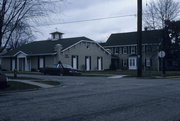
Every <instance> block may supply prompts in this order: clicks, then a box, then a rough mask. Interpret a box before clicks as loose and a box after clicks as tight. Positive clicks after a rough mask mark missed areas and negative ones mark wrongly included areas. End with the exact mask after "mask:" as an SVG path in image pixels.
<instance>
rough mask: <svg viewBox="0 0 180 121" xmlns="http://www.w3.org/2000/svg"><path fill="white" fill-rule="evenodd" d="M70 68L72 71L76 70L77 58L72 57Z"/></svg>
mask: <svg viewBox="0 0 180 121" xmlns="http://www.w3.org/2000/svg"><path fill="white" fill-rule="evenodd" d="M72 67H73V69H78V57H77V56H72Z"/></svg>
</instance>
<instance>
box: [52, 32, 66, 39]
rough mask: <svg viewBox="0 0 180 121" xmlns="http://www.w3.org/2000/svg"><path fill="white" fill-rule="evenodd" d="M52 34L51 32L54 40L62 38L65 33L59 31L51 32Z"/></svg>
mask: <svg viewBox="0 0 180 121" xmlns="http://www.w3.org/2000/svg"><path fill="white" fill-rule="evenodd" d="M50 34H51V38H52V40H60V39H62V35H63V33H61V32H58V31H56V32H53V33H50Z"/></svg>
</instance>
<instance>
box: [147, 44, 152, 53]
mask: <svg viewBox="0 0 180 121" xmlns="http://www.w3.org/2000/svg"><path fill="white" fill-rule="evenodd" d="M145 52H146V53H148V52H152V46H151V45H145Z"/></svg>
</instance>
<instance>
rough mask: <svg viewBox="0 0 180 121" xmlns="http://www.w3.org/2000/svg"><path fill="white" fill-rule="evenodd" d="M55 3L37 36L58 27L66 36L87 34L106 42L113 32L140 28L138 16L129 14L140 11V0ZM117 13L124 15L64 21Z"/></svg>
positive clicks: (77, 0)
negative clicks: (138, 5) (138, 6)
mask: <svg viewBox="0 0 180 121" xmlns="http://www.w3.org/2000/svg"><path fill="white" fill-rule="evenodd" d="M146 1H148V0H144V1H143V6H145V4H146ZM54 3H55V4H53V7H54V8H56V9H55V13H51V14H50V15H49V16H48V18H44V19H43V20H41V22H40V23H39V24H38V27H37V31H38V32H37V33H36V37H37V40H45V39H48V38H49V37H50V35H49V33H51V32H54V31H56V30H57V31H60V32H62V33H64V36H63V37H64V38H68V37H78V36H86V37H88V38H90V39H93V40H95V41H98V42H105V41H106V40H107V39H108V37H109V36H110V35H111V34H112V33H121V32H130V31H136V28H137V27H136V26H137V25H136V23H137V22H136V16H126V15H135V14H136V13H137V12H136V11H137V0H65V2H54ZM57 8H59V9H57ZM116 16H122V17H118V18H111V19H110V18H109V19H103V20H96V21H86V22H74V23H68V24H63V23H67V22H73V21H81V20H91V19H98V18H108V17H116ZM123 16H126V17H123Z"/></svg>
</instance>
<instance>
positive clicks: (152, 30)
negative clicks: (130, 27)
mask: <svg viewBox="0 0 180 121" xmlns="http://www.w3.org/2000/svg"><path fill="white" fill-rule="evenodd" d="M153 31H162V29H155V30H146V31H142V32H153ZM132 33H137V31H132V32H121V33H112V34H111V35H116V34H132Z"/></svg>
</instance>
